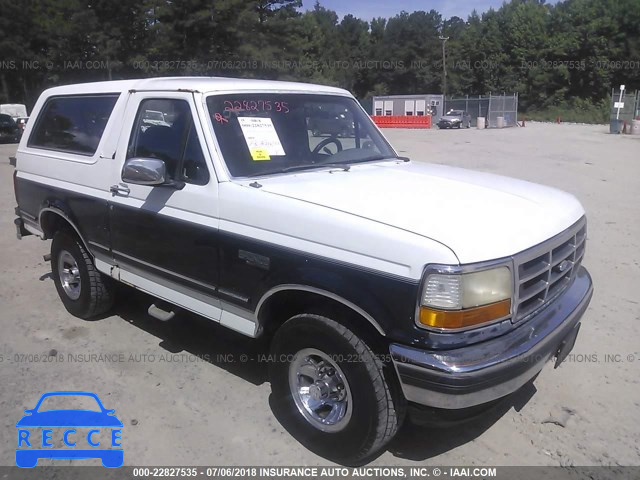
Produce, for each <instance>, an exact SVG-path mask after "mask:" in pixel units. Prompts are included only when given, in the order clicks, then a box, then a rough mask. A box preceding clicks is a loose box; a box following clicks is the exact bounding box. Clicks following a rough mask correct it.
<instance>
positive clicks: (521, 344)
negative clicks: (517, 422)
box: [389, 267, 593, 409]
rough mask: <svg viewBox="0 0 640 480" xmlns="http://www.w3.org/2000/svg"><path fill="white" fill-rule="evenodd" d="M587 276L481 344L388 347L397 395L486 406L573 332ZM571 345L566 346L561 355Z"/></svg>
mask: <svg viewBox="0 0 640 480" xmlns="http://www.w3.org/2000/svg"><path fill="white" fill-rule="evenodd" d="M592 294H593V285H592V282H591V276H590V275H589V272H587V270H586V269H585V268H584V267H580V270H579V271H578V272H577V275H576V277H575V279H574V281H573V283H572V284H571V285H570V286H569V287H568V288H567V290H565V292H564V293H563V294H562V295H560V297H558V298H557V299H556V300H554V301H553V302H552V303H551V304H549V305H548V306H547V307H546V308H545V309H543V310H542V311H541V312H540V313H538V314H537V315H536V316H535V317H534V318H532V319H530V320H528V321H527V322H526V323H524V324H523V325H521V326H519V327H518V328H516V329H514V330H513V331H511V332H509V333H507V334H505V335H502V336H500V337H498V338H495V339H491V340H487V341H485V342H481V343H477V344H474V345H470V346H468V347H461V348H457V349H455V350H447V351H426V350H420V349H418V348H415V347H407V346H405V345H400V344H396V343H393V344H391V345H390V347H389V349H390V352H391V356H392V359H393V363H394V366H395V369H396V371H397V373H398V376H399V379H400V383H401V385H402V391H403V392H404V395H405V397H406V398H407V400H409V401H410V402H415V403H419V404H421V405H427V406H430V407H437V408H446V409H459V408H467V407H471V406H474V405H480V404H482V403H486V402H490V401H492V400H496V399H498V398H501V397H504V396H505V395H508V394H510V393H512V392H515V391H516V390H518V389H519V388H520V387H521V386H523V385H524V384H525V383H527V382H528V381H529V380H531V379H532V378H533V377H535V376H536V375H537V374H538V372H540V370H542V368H543V367H544V365H545V363H546V362H547V361H548V360H549V359H550V358H552V357H554V356H556V355H557V354H558V351H559V350H560V348H561V347H563V345H564V344H565V343H566V342H565V339H567V342H569V343H570V342H571V341H572V340H574V339H575V334H576V332H575V331H574V329H576V328H578V327H579V325H578V324H579V322H580V319H581V317H582V315H583V314H584V312H585V310H586V309H587V306H588V305H589V302H590V301H591V296H592ZM572 346H573V345H572V344H569V345H568V346H567V348H565V349H564V351H563V354H564V355H566V354H567V353H568V351H567V350H568V349H571V347H572Z"/></svg>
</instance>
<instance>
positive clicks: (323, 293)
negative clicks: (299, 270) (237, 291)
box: [255, 283, 385, 336]
mask: <svg viewBox="0 0 640 480" xmlns="http://www.w3.org/2000/svg"><path fill="white" fill-rule="evenodd" d="M291 290H297V291H303V292H310V293H315V294H317V295H320V296H323V297H326V298H329V299H331V300H335V301H336V302H338V303H341V304H343V305H345V306H346V307H348V308H350V309H351V310H353V311H354V312H356V313H357V314H359V315H360V316H362V317H363V318H364V319H365V320H367V321H368V322H369V323H370V324H371V325H372V326H373V327H374V328H375V329H376V330H377V331H378V332H379V333H380V335H382V336H385V332H384V330H383V329H382V327H381V326H380V324H379V323H378V322H377V321H376V320H375V319H374V318H373V317H372V316H371V315H369V314H368V313H367V312H365V311H364V310H363V309H362V308H360V307H358V306H357V305H356V304H354V303H353V302H350V301H349V300H346V299H344V298H342V297H341V296H339V295H336V294H335V293H331V292H329V291H327V290H323V289H320V288H316V287H310V286H307V285H298V284H293V283H290V284H283V285H278V286H277V287H273V288H271V289H270V290H269V291H267V292H266V293H265V294H264V295H263V296H262V297H261V298H260V300H259V301H258V305H257V307H256V313H255V318H259V317H260V309H261V308H262V306H263V305H264V303H265V302H266V301H267V300H268V299H269V298H270V297H272V296H273V295H274V294H276V293H278V292H282V291H291Z"/></svg>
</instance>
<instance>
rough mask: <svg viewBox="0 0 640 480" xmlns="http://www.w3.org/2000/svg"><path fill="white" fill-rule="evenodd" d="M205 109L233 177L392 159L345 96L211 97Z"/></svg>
mask: <svg viewBox="0 0 640 480" xmlns="http://www.w3.org/2000/svg"><path fill="white" fill-rule="evenodd" d="M207 106H208V108H209V115H211V123H212V124H213V129H214V132H215V134H216V137H217V139H218V143H219V144H220V149H221V150H222V156H223V157H224V161H225V162H226V164H227V168H228V169H229V172H230V173H231V175H233V176H234V177H252V176H257V175H267V174H272V173H280V172H286V171H293V170H303V169H307V168H309V169H312V168H321V167H322V166H325V165H327V164H331V165H334V164H340V165H348V164H351V163H359V162H366V161H373V160H381V159H386V158H396V154H395V153H394V151H393V149H392V148H391V147H390V146H389V144H388V143H387V142H386V140H385V139H384V138H383V137H382V135H380V133H379V132H378V131H377V129H376V128H375V127H374V126H373V124H372V122H371V119H370V118H369V116H368V115H367V114H366V113H364V112H363V111H362V109H361V108H360V106H359V105H358V104H357V102H356V101H355V100H354V99H352V98H349V97H341V96H333V95H308V94H276V93H268V94H253V93H251V94H242V95H240V94H232V95H213V96H210V97H209V98H208V99H207Z"/></svg>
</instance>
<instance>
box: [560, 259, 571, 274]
mask: <svg viewBox="0 0 640 480" xmlns="http://www.w3.org/2000/svg"><path fill="white" fill-rule="evenodd" d="M569 267H571V261H570V260H563V261H562V262H560V263H559V264H558V266H557V267H556V270H557V271H558V272H564V271H565V270H567V269H568V268H569Z"/></svg>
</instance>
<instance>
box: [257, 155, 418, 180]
mask: <svg viewBox="0 0 640 480" xmlns="http://www.w3.org/2000/svg"><path fill="white" fill-rule="evenodd" d="M380 160H402V161H403V162H409V161H410V159H409V158H408V157H393V156H389V155H378V156H375V157H367V158H362V159H360V160H343V161H341V162H326V163H309V164H306V165H291V166H290V167H284V168H282V169H280V170H274V171H272V172H264V173H262V174H261V175H274V174H277V173H288V172H295V171H299V170H313V169H315V168H339V169H340V170H343V171H345V172H348V171H349V170H350V169H351V165H352V164H355V163H366V162H377V161H380Z"/></svg>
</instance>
